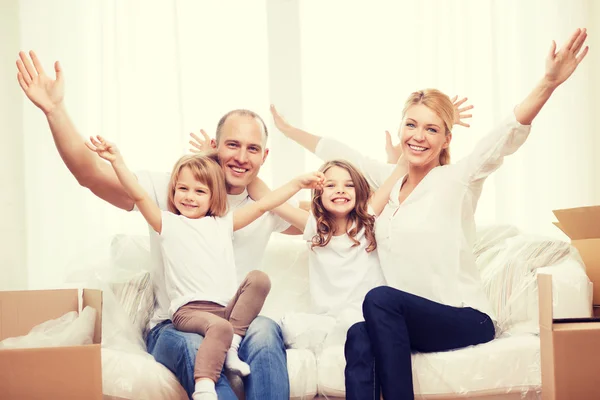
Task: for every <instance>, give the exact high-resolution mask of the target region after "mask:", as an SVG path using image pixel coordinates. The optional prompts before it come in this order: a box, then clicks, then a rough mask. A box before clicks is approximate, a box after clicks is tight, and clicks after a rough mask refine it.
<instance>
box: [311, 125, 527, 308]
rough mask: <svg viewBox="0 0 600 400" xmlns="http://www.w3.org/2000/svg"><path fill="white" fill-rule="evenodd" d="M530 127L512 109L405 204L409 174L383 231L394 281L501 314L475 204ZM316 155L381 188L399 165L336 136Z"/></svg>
mask: <svg viewBox="0 0 600 400" xmlns="http://www.w3.org/2000/svg"><path fill="white" fill-rule="evenodd" d="M530 129H531V126H529V125H527V126H526V125H521V124H520V123H519V122H517V121H516V119H515V117H514V114H513V115H511V117H510V118H507V119H506V120H505V121H504V122H503V123H502V124H500V125H499V126H498V127H496V128H495V129H494V130H493V131H492V132H491V133H490V134H488V135H487V136H486V137H484V138H483V139H482V140H481V141H480V142H479V143H478V144H477V146H476V147H475V149H474V150H473V152H472V153H471V154H470V155H469V156H467V157H466V158H464V159H463V160H461V161H460V162H458V163H456V164H450V165H445V166H440V167H436V168H434V169H433V170H431V171H430V172H429V174H427V175H426V176H425V178H424V179H423V180H422V181H421V182H420V183H419V184H418V185H417V186H416V187H415V188H414V190H413V191H412V193H411V194H410V195H409V196H408V197H407V198H406V199H405V200H404V202H403V203H402V204H399V202H398V195H399V193H400V187H401V185H402V181H403V179H400V180H399V181H398V183H397V184H396V186H395V187H394V189H393V190H392V193H391V195H390V199H389V201H388V204H387V205H386V207H385V208H384V210H383V212H382V213H381V215H380V216H379V218H378V219H377V223H376V230H375V233H376V239H377V250H378V252H379V259H380V262H381V267H382V270H383V273H384V276H385V279H386V280H387V282H388V285H390V286H392V287H394V288H396V289H399V290H403V291H405V292H408V293H412V294H415V295H418V296H421V297H424V298H426V299H429V300H432V301H435V302H438V303H441V304H445V305H449V306H455V307H472V308H475V309H477V310H479V311H481V312H484V313H486V314H488V315H489V316H490V317H491V318H492V319H494V320H495V316H494V314H493V311H492V308H491V307H490V305H489V301H488V299H487V296H486V295H485V293H484V291H483V286H482V284H481V278H480V275H479V270H478V269H477V265H476V264H475V258H474V256H473V245H474V242H475V235H476V227H475V209H476V208H477V202H478V200H479V197H480V195H481V189H482V188H483V182H484V181H485V178H487V177H488V176H489V175H490V174H491V173H492V172H493V171H495V170H496V169H497V168H498V167H499V166H500V165H501V164H502V162H503V159H504V156H507V155H510V154H512V153H514V152H515V151H516V150H517V149H518V148H519V147H520V146H521V145H522V144H523V143H524V142H525V140H526V139H527V137H528V135H529V131H530ZM315 153H316V154H317V156H319V157H320V158H321V159H323V160H330V159H334V158H342V159H346V160H348V161H350V162H351V163H353V164H355V165H356V166H357V167H358V168H360V169H362V171H363V173H364V174H365V175H366V177H367V179H368V180H369V181H370V183H371V184H372V185H373V186H375V187H378V186H380V185H381V184H383V182H384V180H385V178H387V176H389V174H390V172H391V171H392V170H393V168H394V165H391V164H383V163H379V162H376V161H373V160H369V159H368V158H366V157H363V156H362V155H360V154H359V153H358V152H356V151H355V150H353V149H350V148H348V147H347V146H346V145H344V144H342V143H340V142H338V141H335V140H331V139H321V140H320V141H319V144H318V145H317V149H316V151H315Z"/></svg>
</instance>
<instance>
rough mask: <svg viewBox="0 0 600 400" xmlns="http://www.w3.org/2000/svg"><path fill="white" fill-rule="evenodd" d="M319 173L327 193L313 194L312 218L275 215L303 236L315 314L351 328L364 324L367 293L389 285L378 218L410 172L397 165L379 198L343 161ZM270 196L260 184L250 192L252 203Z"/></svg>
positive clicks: (299, 212)
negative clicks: (379, 247)
mask: <svg viewBox="0 0 600 400" xmlns="http://www.w3.org/2000/svg"><path fill="white" fill-rule="evenodd" d="M319 171H320V172H322V173H323V175H324V178H325V181H324V184H323V188H317V189H314V190H313V191H312V201H311V211H310V213H309V212H307V211H305V210H303V209H300V208H296V207H293V206H291V205H289V204H283V205H281V206H280V207H278V208H277V209H275V210H274V212H275V213H277V214H278V215H279V216H280V217H282V218H283V219H284V220H286V221H287V222H289V223H290V224H292V225H294V226H295V227H296V228H298V229H300V230H301V231H303V232H304V239H305V240H306V241H307V243H308V247H309V256H308V260H309V287H310V294H311V302H312V305H313V309H314V311H315V313H317V314H325V315H329V316H332V317H335V318H338V322H339V323H341V324H342V325H344V326H346V327H349V326H351V325H352V324H353V323H354V322H357V321H361V320H362V311H361V309H362V302H363V300H364V297H365V295H366V294H367V292H368V291H369V290H371V289H372V288H374V287H377V286H381V285H385V279H384V278H383V274H382V272H381V266H380V264H379V257H378V256H377V251H376V249H377V242H376V241H375V218H376V216H378V215H379V214H380V213H381V211H382V210H383V208H384V206H385V204H386V203H387V199H388V198H389V196H390V191H391V189H392V188H393V186H394V185H395V184H396V182H397V181H398V179H399V178H400V177H401V176H402V175H403V174H404V173H405V172H406V167H405V166H404V163H403V162H399V163H398V164H397V166H396V168H395V169H394V170H393V173H392V174H391V175H390V176H389V178H388V179H387V180H386V181H385V182H384V184H383V185H382V186H381V187H380V188H379V189H378V190H377V191H376V192H375V193H372V191H371V188H370V186H369V183H368V182H367V180H366V179H365V177H364V176H363V175H362V174H361V173H360V172H359V171H358V170H357V169H356V167H354V166H353V165H352V164H350V163H349V162H347V161H345V160H332V161H328V162H326V163H325V164H323V165H322V166H321V167H320V168H319ZM266 193H268V188H267V187H266V185H264V183H262V182H260V183H258V182H257V184H255V185H253V187H252V188H251V190H250V192H249V194H250V196H251V197H252V198H253V199H260V198H262V197H263V196H264V195H265V194H266ZM344 332H345V331H344Z"/></svg>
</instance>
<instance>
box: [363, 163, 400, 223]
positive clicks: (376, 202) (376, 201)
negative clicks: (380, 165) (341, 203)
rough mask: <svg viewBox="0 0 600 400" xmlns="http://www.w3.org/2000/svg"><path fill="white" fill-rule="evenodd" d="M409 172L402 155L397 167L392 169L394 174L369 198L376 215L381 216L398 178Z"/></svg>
mask: <svg viewBox="0 0 600 400" xmlns="http://www.w3.org/2000/svg"><path fill="white" fill-rule="evenodd" d="M407 172H408V168H407V166H406V162H404V160H403V159H402V156H400V159H398V162H397V163H396V168H394V170H393V171H392V174H391V175H390V176H389V177H388V178H387V179H386V180H385V182H384V183H383V185H381V186H380V187H379V189H377V190H376V191H375V193H373V195H372V196H371V199H370V200H369V205H370V206H371V208H372V209H373V211H374V212H375V216H377V217H378V216H379V215H380V214H381V212H382V211H383V209H384V208H385V206H386V204H387V203H388V200H389V199H390V194H391V193H392V189H393V188H394V186H395V185H396V183H397V182H398V179H401V178H402V177H403V176H404V175H406V173H407Z"/></svg>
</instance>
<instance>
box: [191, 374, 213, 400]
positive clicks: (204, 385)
mask: <svg viewBox="0 0 600 400" xmlns="http://www.w3.org/2000/svg"><path fill="white" fill-rule="evenodd" d="M192 399H193V400H218V399H217V391H216V390H215V383H214V382H213V381H211V380H210V379H200V380H199V381H198V382H196V386H195V388H194V394H193V395H192Z"/></svg>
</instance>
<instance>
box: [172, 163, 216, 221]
mask: <svg viewBox="0 0 600 400" xmlns="http://www.w3.org/2000/svg"><path fill="white" fill-rule="evenodd" d="M184 168H189V169H190V171H191V172H192V174H193V175H194V178H196V180H198V181H199V182H202V183H203V184H204V185H206V186H208V188H209V189H210V207H209V208H208V212H207V213H206V216H207V217H222V216H223V215H225V214H226V213H227V188H226V186H225V174H224V173H223V169H222V168H221V166H220V165H219V159H218V157H217V154H216V153H210V154H205V155H198V154H193V155H186V156H183V157H181V158H180V159H179V160H177V162H176V163H175V166H174V167H173V172H171V179H170V181H169V197H168V202H167V206H168V208H169V211H171V212H172V213H173V214H181V213H180V212H179V210H178V209H177V207H175V187H176V186H175V185H176V184H177V180H178V179H179V174H180V173H181V170H182V169H184Z"/></svg>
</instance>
